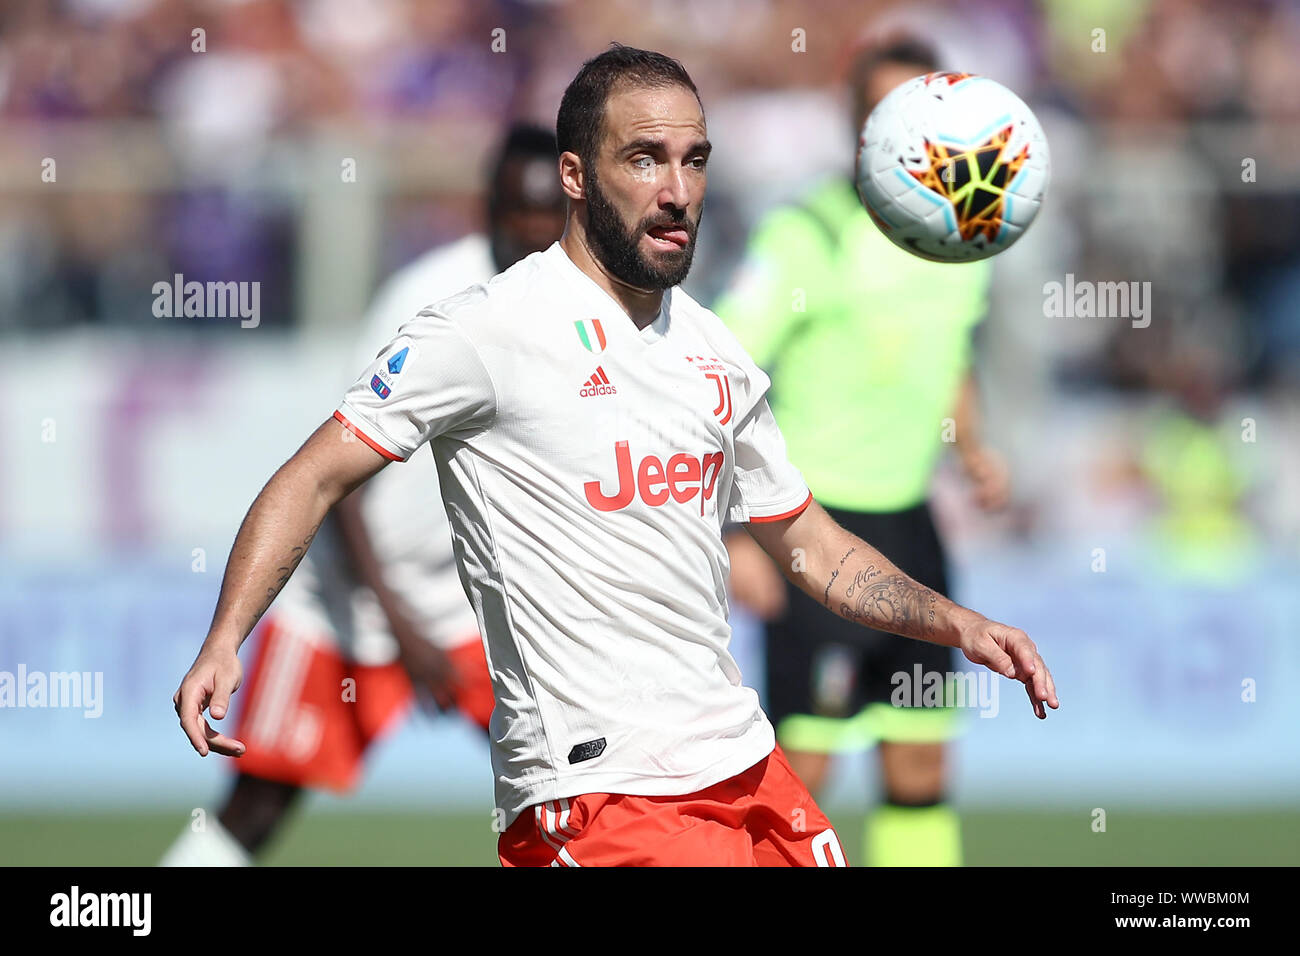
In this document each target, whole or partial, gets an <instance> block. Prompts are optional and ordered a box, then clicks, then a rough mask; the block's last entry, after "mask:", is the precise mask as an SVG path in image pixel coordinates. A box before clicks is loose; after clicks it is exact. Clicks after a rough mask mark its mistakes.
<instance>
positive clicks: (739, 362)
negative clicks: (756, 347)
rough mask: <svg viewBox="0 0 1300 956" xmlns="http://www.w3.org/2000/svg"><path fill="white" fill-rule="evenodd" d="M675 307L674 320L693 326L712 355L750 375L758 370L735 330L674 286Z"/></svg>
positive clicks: (678, 287) (673, 299)
mask: <svg viewBox="0 0 1300 956" xmlns="http://www.w3.org/2000/svg"><path fill="white" fill-rule="evenodd" d="M672 310H673V319H674V321H678V322H683V323H686V324H687V325H689V326H691V327H692V328H693V329H694V330H695V331H696V332H698V333H699V334H700V335H701V336H702V337H703V338H704V340H705V341H706V342H708V343H709V347H710V348H711V349H712V350H713V354H715V355H717V357H718V358H720V359H722V360H723V361H724V362H726V363H727V364H729V365H731V366H733V367H735V368H736V369H737V370H743V371H744V372H745V373H746V374H747V375H748V374H751V370H752V371H757V369H758V366H757V364H756V363H755V362H754V360H753V359H752V358H751V357H750V355H749V352H747V351H746V350H745V347H744V346H743V345H741V343H740V339H738V338H737V337H736V333H735V332H733V331H732V330H731V329H730V328H729V327H728V326H727V323H725V322H724V321H722V319H721V318H720V317H719V316H718V314H717V313H716V312H714V311H713V310H712V309H710V308H707V307H706V306H704V305H702V304H701V303H699V302H698V301H696V300H695V299H694V298H692V297H691V296H690V295H689V294H688V293H686V292H685V291H683V290H682V288H681V286H676V287H674V288H673V291H672Z"/></svg>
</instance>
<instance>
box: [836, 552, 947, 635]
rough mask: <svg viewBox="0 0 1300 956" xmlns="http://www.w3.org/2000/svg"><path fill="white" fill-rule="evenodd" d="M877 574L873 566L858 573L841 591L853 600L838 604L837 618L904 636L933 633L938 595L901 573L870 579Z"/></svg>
mask: <svg viewBox="0 0 1300 956" xmlns="http://www.w3.org/2000/svg"><path fill="white" fill-rule="evenodd" d="M879 576H880V572H879V571H877V570H876V569H875V567H874V565H873V566H870V567H868V568H866V569H864V570H862V571H859V572H858V574H857V576H856V577H855V578H854V580H853V583H852V584H850V585H849V586H848V588H846V589H845V597H847V598H850V599H853V598H854V595H855V594H856V599H855V600H853V601H852V603H851V604H850V603H849V602H847V601H845V602H842V603H841V604H840V615H841V616H842V617H845V618H847V619H848V620H850V621H854V622H856V623H858V624H864V625H866V626H867V627H872V628H876V629H877V630H881V631H889V632H891V633H895V634H905V635H907V636H913V635H915V636H923V635H928V634H932V633H934V626H935V615H936V609H937V606H938V603H939V596H938V595H937V594H935V592H933V591H931V590H930V589H929V588H925V587H921V586H920V585H919V584H917V583H916V582H915V581H912V580H911V579H910V578H908V577H906V576H905V575H902V574H896V575H892V576H891V577H888V578H885V579H883V580H873V579H875V578H877V577H879Z"/></svg>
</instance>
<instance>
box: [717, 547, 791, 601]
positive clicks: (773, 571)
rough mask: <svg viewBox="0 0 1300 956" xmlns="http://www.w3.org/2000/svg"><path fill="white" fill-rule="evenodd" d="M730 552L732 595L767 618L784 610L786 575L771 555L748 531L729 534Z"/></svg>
mask: <svg viewBox="0 0 1300 956" xmlns="http://www.w3.org/2000/svg"><path fill="white" fill-rule="evenodd" d="M726 543H727V552H728V553H729V554H730V556H731V596H732V597H734V598H735V599H736V600H737V601H739V602H740V603H741V604H743V605H745V607H747V608H749V610H750V611H752V612H753V613H754V614H756V615H758V617H759V618H761V619H762V620H764V621H770V620H773V619H774V618H777V617H780V616H781V615H782V614H784V613H785V606H786V596H785V579H784V578H783V577H781V572H780V571H779V570H778V569H777V567H776V565H775V564H773V563H772V559H771V558H769V557H768V556H767V552H766V551H764V550H763V549H762V548H761V547H759V544H758V542H757V541H755V540H754V539H753V538H751V537H750V536H749V535H748V534H733V535H728V536H727V542H726Z"/></svg>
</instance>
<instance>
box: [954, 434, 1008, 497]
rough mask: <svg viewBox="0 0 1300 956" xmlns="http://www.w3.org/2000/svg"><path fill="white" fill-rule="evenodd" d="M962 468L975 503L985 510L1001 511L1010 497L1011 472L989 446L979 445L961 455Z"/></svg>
mask: <svg viewBox="0 0 1300 956" xmlns="http://www.w3.org/2000/svg"><path fill="white" fill-rule="evenodd" d="M962 468H963V469H964V470H965V472H966V477H967V478H968V479H969V480H970V483H971V486H972V488H971V493H972V495H973V497H974V499H975V504H977V505H978V506H979V507H980V508H982V509H983V510H985V511H1001V510H1002V509H1003V508H1005V507H1006V506H1007V502H1008V501H1009V500H1010V498H1011V472H1010V470H1009V469H1008V468H1007V463H1006V461H1005V460H1003V458H1002V456H1001V455H999V454H998V453H997V452H995V451H994V450H993V449H991V448H984V447H980V448H977V449H975V450H974V451H972V452H968V453H967V454H965V455H963V456H962Z"/></svg>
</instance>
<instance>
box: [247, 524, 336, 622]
mask: <svg viewBox="0 0 1300 956" xmlns="http://www.w3.org/2000/svg"><path fill="white" fill-rule="evenodd" d="M320 526H321V522H319V521H318V522H316V527H314V528H312V529H311V531H309V532H307V537H305V538H303V540H302V544H300V545H297V546H296V547H294V549H293V550H292V551H290V552H289V563H288V564H285V565H282V566H281V567H278V568H276V569H275V570H276V574H277V575H278V577H277V578H276V579H275V585H274V586H273V587H269V588H267V589H266V601H265V603H263V605H262V607H261V609H260V610H259V611H257V613H255V614H254V615H253V618H252V620H250V621H249V622H248V630H249V631H251V630H252V629H253V628H254V626H256V624H257V622H258V621H259V620H261V617H262V615H263V614H265V613H266V611H267V608H269V607H270V606H271V602H272V601H274V600H275V596H276V595H277V594H279V593H280V591H281V590H283V588H284V586H285V584H287V583H288V581H289V578H290V576H291V575H292V574H293V572H294V569H295V568H297V567H298V565H299V564H300V563H302V559H303V556H304V555H306V553H307V548H308V547H310V546H311V542H312V538H314V537H316V532H317V531H319V530H320Z"/></svg>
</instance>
